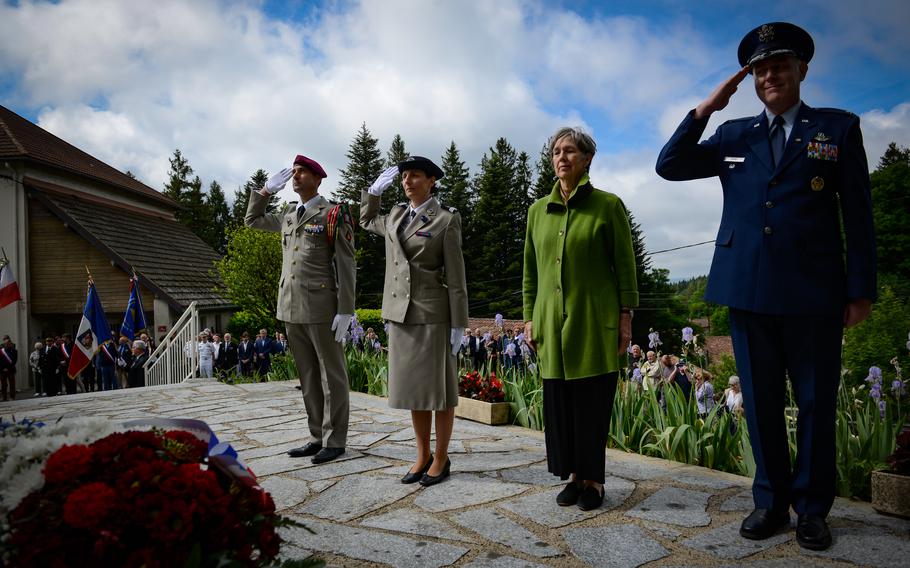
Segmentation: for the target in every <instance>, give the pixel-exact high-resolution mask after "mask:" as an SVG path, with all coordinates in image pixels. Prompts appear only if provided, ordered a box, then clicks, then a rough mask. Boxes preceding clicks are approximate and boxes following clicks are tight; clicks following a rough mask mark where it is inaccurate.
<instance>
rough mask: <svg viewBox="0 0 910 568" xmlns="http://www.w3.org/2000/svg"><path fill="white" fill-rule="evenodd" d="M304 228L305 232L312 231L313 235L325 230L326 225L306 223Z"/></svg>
mask: <svg viewBox="0 0 910 568" xmlns="http://www.w3.org/2000/svg"><path fill="white" fill-rule="evenodd" d="M303 230H304V232H307V233H310V234H311V235H315V234H318V233H321V232H323V231H325V225H310V224H306V225H304V226H303Z"/></svg>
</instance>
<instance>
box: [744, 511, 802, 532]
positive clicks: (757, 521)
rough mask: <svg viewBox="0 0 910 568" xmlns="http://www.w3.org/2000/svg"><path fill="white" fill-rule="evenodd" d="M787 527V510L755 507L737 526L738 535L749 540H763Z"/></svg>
mask: <svg viewBox="0 0 910 568" xmlns="http://www.w3.org/2000/svg"><path fill="white" fill-rule="evenodd" d="M788 528H790V512H789V511H784V512H777V511H772V510H770V509H755V510H754V511H752V513H751V514H750V515H749V516H748V517H746V518H745V519H744V520H743V524H742V525H740V527H739V535H740V536H741V537H743V538H748V539H750V540H764V539H766V538H771V537H772V536H774V535H776V534H777V533H779V532H781V531H782V530H786V529H788Z"/></svg>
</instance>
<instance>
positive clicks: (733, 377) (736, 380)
mask: <svg viewBox="0 0 910 568" xmlns="http://www.w3.org/2000/svg"><path fill="white" fill-rule="evenodd" d="M727 382H728V384H731V385H738V384H739V377H737V376H736V375H730V380H729V381H727Z"/></svg>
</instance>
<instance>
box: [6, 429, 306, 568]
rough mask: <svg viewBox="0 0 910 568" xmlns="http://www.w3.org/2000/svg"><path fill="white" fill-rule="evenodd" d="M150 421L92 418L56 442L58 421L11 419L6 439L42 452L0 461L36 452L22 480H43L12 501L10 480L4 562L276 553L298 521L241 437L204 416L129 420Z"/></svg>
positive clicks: (193, 562) (187, 561)
mask: <svg viewBox="0 0 910 568" xmlns="http://www.w3.org/2000/svg"><path fill="white" fill-rule="evenodd" d="M61 423H65V421H64V422H61ZM143 425H144V426H146V427H147V426H152V429H151V430H129V431H118V432H113V433H106V432H105V430H109V429H112V428H113V426H112V425H107V426H106V427H105V426H102V425H101V424H98V423H96V424H94V425H93V426H86V425H84V424H83V425H82V426H81V429H80V427H77V428H75V429H73V431H72V432H70V434H76V436H71V437H70V439H68V440H67V442H66V443H64V444H61V445H59V446H58V447H56V448H55V449H53V450H50V451H48V448H52V447H53V446H55V445H56V444H55V442H56V441H57V440H54V439H55V438H58V437H59V436H58V435H57V434H55V433H54V432H53V428H54V427H51V426H48V425H41V424H40V423H38V422H24V421H22V422H19V423H15V424H12V423H6V426H5V428H4V429H3V431H2V437H0V440H3V441H5V440H6V438H10V439H17V440H18V441H17V445H16V447H17V448H18V447H19V446H20V445H21V446H23V447H25V446H30V447H31V448H32V449H31V450H28V451H24V452H21V453H22V454H24V455H31V456H33V458H34V459H32V460H30V462H31V465H27V466H24V463H25V461H29V460H25V461H24V460H22V459H4V461H3V464H2V465H3V471H6V470H7V468H9V469H10V470H15V469H17V468H18V469H20V470H23V468H24V470H28V471H29V472H33V471H34V470H35V467H36V464H37V466H38V471H39V475H38V479H37V482H35V481H34V480H31V478H30V477H29V483H26V482H25V480H24V478H22V475H21V474H20V475H19V476H17V477H18V478H19V479H18V480H17V481H16V484H17V485H23V486H25V485H28V487H32V486H33V485H35V484H37V487H36V488H33V487H32V490H31V491H30V492H26V493H25V494H24V496H23V497H22V498H21V499H19V500H18V502H17V501H15V500H14V499H10V500H9V501H7V500H6V496H5V493H6V491H4V504H8V505H11V507H10V508H8V512H4V515H3V516H4V517H5V522H4V525H3V526H2V527H0V529H2V530H0V533H2V534H0V551H2V554H3V562H2V563H3V564H6V565H14V566H65V565H70V564H73V563H74V562H75V564H79V565H83V564H84V565H94V566H146V567H153V566H184V565H187V566H226V565H230V566H260V565H269V564H274V563H275V562H276V561H275V557H276V556H277V554H278V550H279V546H280V543H281V539H280V537H279V536H278V534H277V533H276V528H277V527H280V526H284V525H290V524H294V523H292V522H290V521H287V520H285V519H283V518H281V517H280V516H278V515H276V513H275V504H274V502H273V501H272V498H271V496H270V495H269V494H268V493H266V492H265V491H264V490H263V489H262V488H261V487H259V486H258V485H257V484H256V478H255V477H254V476H253V474H252V473H251V472H249V471H248V470H247V469H246V468H245V467H244V466H243V464H242V462H240V461H239V460H238V459H237V454H236V452H235V451H234V450H233V448H231V447H230V446H229V445H228V444H224V443H218V441H217V438H216V437H215V436H214V434H212V433H211V430H209V429H208V427H207V426H206V425H205V423H203V422H199V421H190V420H184V421H179V420H170V421H168V420H157V421H156V420H152V421H145V422H144V423H140V422H136V423H128V424H126V425H124V427H134V428H135V427H137V426H138V427H141V426H143ZM162 425H170V426H171V428H175V427H176V428H181V429H165V428H163V427H161V426H162ZM200 425H201V427H200ZM44 434H48V435H47V436H45V435H44ZM98 434H101V435H100V436H99V435H98ZM91 438H95V439H94V441H89V439H91ZM52 440H53V441H52ZM73 442H75V443H73ZM2 447H5V445H0V448H2ZM10 455H11V452H7V454H6V456H7V457H9V456H10ZM45 455H46V459H44V456H45ZM0 457H3V456H2V455H0ZM20 493H21V491H20Z"/></svg>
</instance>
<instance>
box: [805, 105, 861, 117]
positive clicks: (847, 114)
mask: <svg viewBox="0 0 910 568" xmlns="http://www.w3.org/2000/svg"><path fill="white" fill-rule="evenodd" d="M812 110H814V111H815V112H822V113H825V114H835V115H838V116H842V117H849V118H855V117H856V115H855V114H854V113H852V112H850V111H849V110H844V109H841V108H830V107H822V108H813V109H812Z"/></svg>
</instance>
